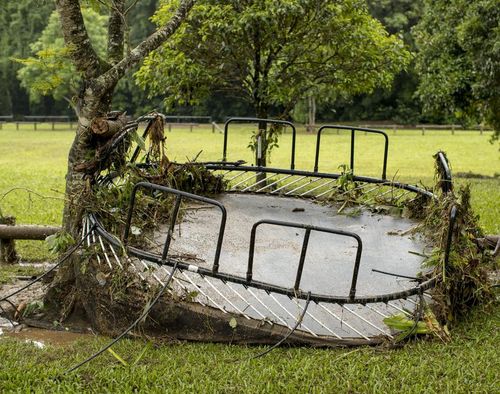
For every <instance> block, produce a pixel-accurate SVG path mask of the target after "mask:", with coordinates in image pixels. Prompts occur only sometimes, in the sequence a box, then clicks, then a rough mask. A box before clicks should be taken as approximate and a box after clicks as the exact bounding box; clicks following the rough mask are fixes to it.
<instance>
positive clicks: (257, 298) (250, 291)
mask: <svg viewBox="0 0 500 394" xmlns="http://www.w3.org/2000/svg"><path fill="white" fill-rule="evenodd" d="M247 290H248V292H249V293H250V294H251V295H253V296H254V298H255V299H256V300H257V301H258V302H259V304H261V305H262V306H263V307H264V309H265V310H267V311H269V312H270V313H271V314H272V315H273V316H274V317H275V318H276V319H277V320H279V321H280V322H281V323H282V324H283V325H284V326H287V327H288V328H290V329H291V327H290V326H289V325H288V323H287V322H286V321H285V320H283V319H282V318H281V317H280V316H278V315H277V314H276V313H274V312H273V311H272V310H271V308H269V307H268V306H267V305H266V304H264V303H263V302H262V301H261V300H260V299H259V297H257V295H256V294H255V293H254V292H253V291H252V289H251V288H250V287H247ZM264 319H267V318H266V317H265V318H264Z"/></svg>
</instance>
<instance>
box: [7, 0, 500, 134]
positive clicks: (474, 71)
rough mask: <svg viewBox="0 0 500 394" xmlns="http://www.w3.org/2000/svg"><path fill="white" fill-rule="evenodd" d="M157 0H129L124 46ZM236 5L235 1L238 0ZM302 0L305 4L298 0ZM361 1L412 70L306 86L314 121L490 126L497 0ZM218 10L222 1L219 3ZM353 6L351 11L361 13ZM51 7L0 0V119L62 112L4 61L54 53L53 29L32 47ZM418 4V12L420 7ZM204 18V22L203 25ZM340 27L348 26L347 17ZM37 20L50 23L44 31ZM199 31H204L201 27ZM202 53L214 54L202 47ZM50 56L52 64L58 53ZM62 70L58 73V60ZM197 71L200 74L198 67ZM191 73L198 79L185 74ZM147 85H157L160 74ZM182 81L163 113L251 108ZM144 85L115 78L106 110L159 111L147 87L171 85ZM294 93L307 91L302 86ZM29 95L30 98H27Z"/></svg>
mask: <svg viewBox="0 0 500 394" xmlns="http://www.w3.org/2000/svg"><path fill="white" fill-rule="evenodd" d="M157 3H158V0H142V1H139V2H137V4H135V7H134V11H133V12H130V13H129V14H127V43H128V45H126V48H130V47H132V46H134V45H136V44H137V43H139V42H140V41H141V40H142V39H143V38H144V37H145V36H147V34H149V33H151V32H152V31H153V30H154V29H155V25H154V24H153V23H152V22H151V20H150V17H151V15H153V14H154V12H155V10H156V9H157ZM167 3H168V2H167ZM214 3H215V2H214ZM217 3H219V5H220V4H223V3H221V2H217ZM226 3H228V2H226ZM229 3H230V2H229ZM238 3H240V4H244V3H243V2H238ZM280 3H281V5H280V6H281V7H286V2H285V3H283V2H276V4H280ZM302 3H303V4H307V3H308V2H302ZM351 3H352V4H354V3H355V2H354V1H351ZM360 3H361V2H360ZM424 3H425V7H424ZM82 4H87V5H91V6H93V8H94V9H95V11H97V12H100V13H102V14H105V13H107V9H106V5H105V4H107V2H106V1H104V2H101V1H97V0H91V1H84V2H83V3H82ZM256 4H257V3H256ZM366 4H367V9H368V11H369V13H370V14H371V15H372V16H373V17H375V18H376V19H378V20H379V21H380V22H381V23H382V25H383V26H384V28H385V29H386V30H387V31H388V32H389V33H390V34H395V35H398V36H399V37H400V38H401V39H402V40H403V41H404V43H405V45H406V48H407V50H409V51H412V52H413V53H414V54H415V55H418V59H419V60H418V68H417V69H415V67H414V62H413V61H412V62H411V63H410V64H409V65H408V66H407V68H406V70H404V71H401V72H400V73H398V74H396V76H395V78H394V82H393V83H392V84H385V86H384V87H378V88H375V89H372V88H373V86H366V88H367V89H368V90H372V92H371V93H368V94H356V95H355V97H354V98H353V99H351V98H349V99H346V98H342V97H341V98H338V97H337V99H336V100H335V101H334V102H331V100H329V99H330V98H331V97H328V95H326V97H327V98H328V100H327V99H322V98H323V97H324V96H325V92H324V91H322V92H316V93H315V94H317V96H318V98H317V100H316V101H317V103H318V107H317V116H318V119H320V120H321V119H322V120H361V119H367V120H389V119H391V120H393V121H394V122H397V123H407V124H412V123H417V122H422V121H423V122H426V121H432V122H449V123H450V122H456V121H459V122H462V123H464V124H465V123H469V124H470V123H477V122H481V121H484V120H485V121H486V122H487V123H489V124H490V125H498V123H499V121H498V113H499V112H498V110H496V111H495V108H499V107H500V104H499V101H498V89H499V87H498V86H500V83H499V76H498V74H499V71H498V70H499V69H500V67H499V65H498V63H499V60H498V59H499V55H498V53H499V49H498V44H497V42H498V41H499V39H498V34H499V33H498V20H499V19H500V17H499V12H498V9H499V8H498V2H497V1H495V0H489V1H485V0H474V1H463V0H460V1H458V0H455V1H452V2H445V1H438V2H430V1H427V2H425V1H424V0H418V1H410V0H366ZM220 7H222V6H221V5H220ZM363 8H364V7H361V9H363ZM53 9H54V4H53V2H52V1H44V0H19V1H15V2H14V1H3V2H0V49H1V50H0V86H1V87H2V92H3V94H2V95H1V96H0V115H10V114H12V113H13V114H17V115H19V114H26V115H27V114H40V115H41V114H46V115H50V114H52V115H54V114H71V113H72V111H71V109H70V106H69V105H68V103H67V101H65V100H54V98H53V97H52V93H51V94H50V95H49V96H40V95H39V94H38V93H35V94H33V93H34V89H33V86H30V87H29V88H23V86H21V82H20V80H19V79H18V78H17V75H18V70H19V68H20V67H21V64H19V63H17V62H14V61H12V58H18V59H19V58H25V59H26V58H30V57H33V56H35V55H36V53H35V52H38V51H39V50H40V49H43V50H45V51H48V52H45V55H48V54H50V53H51V52H52V54H56V53H58V54H60V51H61V47H60V46H58V44H57V43H58V41H59V38H57V35H54V41H53V42H51V43H48V42H47V41H46V40H45V43H47V44H50V45H48V46H47V47H44V48H41V47H40V45H41V43H42V42H43V41H44V39H43V38H42V37H41V33H42V31H43V30H46V31H47V29H51V28H52V29H53V28H54V27H55V25H54V23H55V22H54V21H53V18H50V14H51V13H52V11H53ZM424 10H425V12H423V11H424ZM211 12H212V11H211ZM288 12H289V10H288V11H287V13H288ZM290 12H291V11H290ZM359 12H361V11H359ZM215 14H216V13H215ZM215 14H213V15H212V16H214V17H215V16H217V17H218V18H219V19H215V20H213V21H212V22H210V23H211V24H213V25H214V26H216V25H217V24H218V23H219V24H223V21H225V20H226V21H227V20H228V19H229V18H231V15H230V14H228V15H223V16H222V19H221V16H220V15H219V16H218V15H215ZM291 16H292V17H293V12H291ZM421 18H422V20H421ZM285 19H286V18H285ZM304 19H306V18H304ZM420 20H421V23H420V24H419V27H418V28H417V29H414V32H415V34H412V27H414V26H415V24H418V23H419V21H420ZM210 23H208V22H207V24H208V25H210ZM286 23H287V21H286V20H284V21H283V24H286ZM349 23H355V22H351V21H350V22H349ZM370 23H372V22H370ZM47 24H52V25H53V26H52V27H50V26H47ZM310 25H311V26H312V27H314V28H313V29H311V30H312V31H314V30H315V29H316V27H315V25H314V24H313V23H311V24H310ZM240 26H241V24H240ZM92 28H93V26H92ZM234 28H236V26H234ZM96 29H99V28H96ZM228 29H229V28H228V27H227V26H226V27H225V28H224V29H221V30H222V31H221V34H224V33H225V32H226V33H227V30H228ZM312 31H311V34H310V36H311V37H312ZM57 33H58V32H57ZM205 33H206V34H208V33H209V32H205ZM205 33H204V34H205ZM353 34H354V33H353ZM308 36H309V34H308V35H305V37H306V38H307V37H308ZM207 37H208V35H207ZM415 37H416V38H417V41H418V44H419V45H418V49H417V47H416V46H415V42H414V41H415ZM236 38H237V37H235V39H236ZM277 39H279V37H278V38H277ZM316 42H317V39H316V37H312V38H310V39H309V43H316ZM219 44H220V42H219ZM186 45H187V44H186ZM214 45H216V43H215V44H214ZM32 49H34V51H33V50H32ZM212 49H214V50H213V51H211V50H212ZM240 49H241V51H240ZM243 49H245V50H243ZM307 49H309V48H307ZM247 50H248V48H247V46H246V45H245V44H241V48H239V50H238V52H246V51H247ZM58 51H59V52H58ZM206 52H207V53H206V54H208V55H210V58H214V57H217V56H219V55H221V54H224V52H223V51H222V50H220V48H215V47H214V46H211V47H210V48H209V49H206ZM219 58H220V56H219ZM181 60H182V62H184V63H185V62H186V59H173V60H169V62H173V61H181ZM58 61H59V62H62V59H59V60H58ZM52 65H53V66H54V65H55V64H52ZM180 66H182V64H180ZM227 67H229V66H228V64H227V62H225V63H224V68H223V69H221V70H223V71H226V70H227ZM62 68H63V69H67V66H63V67H62ZM184 71H185V68H184ZM203 71H204V73H205V70H203ZM193 72H194V70H193ZM23 73H24V74H26V73H28V74H29V73H31V72H28V71H26V72H21V73H20V75H23ZM204 73H203V74H204ZM31 74H32V73H31ZM39 74H40V73H39ZM220 74H222V72H221V73H220ZM420 76H421V77H420ZM73 77H74V76H73ZM176 77H178V78H179V79H180V80H181V81H180V82H179V81H177V82H176V83H177V84H181V82H182V81H184V82H185V81H186V80H188V79H190V78H192V77H193V75H192V74H189V73H186V74H180V73H176V74H175V75H173V76H171V77H170V78H176ZM195 77H196V78H198V77H200V76H199V75H195ZM229 77H230V76H228V78H229ZM420 78H421V79H422V81H421V83H420V88H419V91H418V95H416V94H415V91H416V89H417V86H418V84H419V81H420ZM24 79H25V80H26V81H31V80H33V78H30V77H25V78H24ZM51 79H52V81H50V79H49V80H45V81H43V84H44V85H45V87H49V86H50V85H51V83H53V82H54V77H51ZM351 79H352V81H351V82H354V85H356V84H360V85H361V84H362V80H359V79H358V75H357V74H356V73H353V74H352V75H351ZM211 82H213V81H211ZM386 82H387V81H386ZM25 84H26V83H25ZM157 84H158V85H161V84H162V82H161V79H160V80H159V81H158V82H157ZM153 85H154V84H153ZM188 85H189V84H182V86H181V88H182V89H181V91H180V92H176V95H170V96H169V97H168V98H167V101H169V102H170V103H172V102H173V101H175V103H174V106H175V109H173V110H172V112H175V113H179V114H190V115H212V116H214V117H215V118H217V119H223V118H224V117H226V116H228V115H242V116H247V115H251V114H253V113H254V112H255V110H254V108H253V107H252V106H251V105H249V104H248V103H247V102H245V101H244V100H242V99H241V98H239V97H235V95H234V94H233V93H229V92H228V91H227V90H226V89H224V90H223V91H222V92H216V91H214V90H213V89H211V90H209V91H206V89H205V90H203V89H201V86H196V89H193V87H192V86H191V87H188ZM39 87H40V85H39ZM152 87H153V89H149V88H148V89H147V90H145V91H144V90H142V89H139V88H138V87H137V86H136V84H135V83H134V81H133V79H132V78H125V79H123V80H122V81H120V83H119V85H118V87H117V89H116V92H115V98H114V107H115V108H117V109H118V108H119V109H126V110H127V111H128V113H133V114H141V113H144V112H146V111H149V110H150V109H152V108H159V109H162V108H163V106H162V103H161V102H162V99H163V97H158V96H155V95H154V91H155V90H156V91H162V90H167V91H170V90H171V87H170V86H163V87H162V88H161V89H159V86H156V87H155V86H152ZM335 87H336V85H335ZM304 89H307V86H305V87H304ZM349 89H350V90H352V92H353V93H356V91H359V89H356V87H355V86H353V87H352V89H351V86H349ZM42 90H43V89H42ZM329 91H330V92H332V91H335V92H336V90H335V89H333V90H332V89H329ZM30 93H31V94H30ZM61 93H62V92H61V91H59V92H56V93H54V94H55V96H56V97H57V98H60V97H61V96H62V94H61ZM66 93H68V91H66ZM195 93H196V94H195ZM30 95H31V98H32V99H35V100H30ZM64 96H66V97H67V98H70V97H69V96H71V95H68V94H64ZM175 97H182V98H183V99H186V98H187V99H188V101H190V102H193V101H196V102H197V105H196V106H192V105H186V104H182V102H179V101H176V100H175ZM287 99H288V98H287ZM300 99H302V100H303V101H302V103H300V102H299V104H300V105H299V106H297V107H296V108H295V111H294V112H295V115H296V117H297V118H303V117H304V116H303V115H302V117H301V114H302V113H304V111H305V112H307V109H306V105H305V104H304V103H305V101H304V100H306V99H307V96H306V95H302V97H300ZM281 101H282V100H274V101H273V102H276V103H278V102H281ZM299 101H300V100H299ZM422 104H425V106H424V107H425V113H422ZM283 109H284V108H283V107H281V106H278V107H276V106H274V105H273V106H272V111H271V113H272V114H273V115H274V114H277V113H279V112H282V111H283ZM497 128H498V126H497Z"/></svg>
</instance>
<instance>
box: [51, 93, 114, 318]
mask: <svg viewBox="0 0 500 394" xmlns="http://www.w3.org/2000/svg"><path fill="white" fill-rule="evenodd" d="M113 90H114V86H113V88H112V89H111V91H110V90H108V91H105V92H103V93H101V94H99V95H96V91H99V90H98V89H92V88H89V87H88V88H87V89H85V90H84V91H83V93H82V95H81V96H80V97H79V104H80V105H79V110H78V127H77V129H76V134H75V139H74V140H73V144H72V145H71V148H70V151H69V155H68V169H67V174H66V190H65V198H66V203H65V205H64V212H63V223H62V224H63V230H64V231H66V232H67V233H69V234H70V235H71V236H72V237H73V238H74V239H75V240H78V239H79V237H81V230H82V220H83V215H84V213H85V207H86V206H87V205H88V201H89V200H90V199H89V197H90V196H91V193H92V190H91V184H92V183H93V179H92V178H91V175H88V174H86V173H85V172H82V171H81V170H79V167H81V166H82V165H83V164H84V163H86V162H88V161H89V160H91V159H92V158H94V157H95V154H96V149H97V148H98V145H99V142H100V141H99V138H98V137H96V136H95V135H94V134H93V133H92V130H91V127H90V126H91V123H92V120H93V119H95V118H98V117H101V116H103V115H104V114H106V113H107V112H108V111H109V108H110V105H111V96H112V93H113ZM80 265H81V256H79V255H77V254H75V255H73V256H72V257H71V258H70V259H69V260H68V262H67V263H65V264H64V265H62V266H61V268H60V269H59V270H58V272H57V275H56V276H55V278H54V280H53V281H52V283H51V286H50V288H49V290H48V291H47V294H46V296H45V304H46V305H48V306H49V307H50V308H51V309H52V310H53V311H59V312H60V316H58V317H59V319H60V320H63V319H65V318H66V317H67V315H68V314H69V313H70V312H71V311H72V309H73V307H74V304H75V302H78V301H82V300H79V297H78V291H77V287H78V286H77V277H78V275H80V271H81V269H80ZM87 312H88V311H87Z"/></svg>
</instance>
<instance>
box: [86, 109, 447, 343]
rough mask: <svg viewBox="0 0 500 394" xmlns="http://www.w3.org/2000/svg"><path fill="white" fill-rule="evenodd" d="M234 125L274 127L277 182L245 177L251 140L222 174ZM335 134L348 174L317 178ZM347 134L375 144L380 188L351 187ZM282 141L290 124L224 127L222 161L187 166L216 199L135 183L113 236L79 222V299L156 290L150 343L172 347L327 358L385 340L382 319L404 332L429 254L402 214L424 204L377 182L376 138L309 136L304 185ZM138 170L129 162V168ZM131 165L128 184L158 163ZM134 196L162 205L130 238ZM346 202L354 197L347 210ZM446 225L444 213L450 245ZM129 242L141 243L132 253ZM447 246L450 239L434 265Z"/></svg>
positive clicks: (418, 193) (417, 192)
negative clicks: (129, 289) (280, 158)
mask: <svg viewBox="0 0 500 394" xmlns="http://www.w3.org/2000/svg"><path fill="white" fill-rule="evenodd" d="M158 119H159V117H158V116H151V117H143V118H140V119H139V120H138V121H136V122H132V123H130V124H128V126H127V127H125V128H124V130H123V131H122V132H121V133H120V135H119V136H118V137H117V139H116V141H115V145H116V146H117V145H118V144H119V142H120V141H121V140H120V139H124V138H125V137H126V136H127V135H128V134H130V132H135V131H136V130H137V128H138V127H139V124H140V123H142V122H145V123H146V127H145V131H144V137H145V136H147V135H148V133H150V132H151V128H152V127H153V125H154V123H155V122H158ZM235 123H259V125H262V124H266V125H267V124H272V125H279V126H280V127H283V126H286V127H288V128H289V130H290V131H291V139H292V144H291V152H290V166H289V168H272V167H267V166H263V165H262V163H259V157H260V154H261V153H260V152H259V149H260V144H261V143H262V142H261V141H259V138H260V136H259V137H258V138H257V141H256V143H257V144H256V146H257V147H258V149H257V152H256V162H257V163H256V165H246V163H244V162H242V161H235V162H229V161H227V160H226V157H227V141H228V136H229V133H230V126H231V125H232V124H235ZM342 129H345V130H346V131H347V132H348V133H349V134H350V142H351V143H350V147H351V150H350V163H349V168H350V171H349V173H345V172H343V173H340V174H335V173H329V172H321V171H319V160H320V157H319V152H320V145H321V135H322V134H323V133H325V132H327V131H330V130H342ZM357 133H372V134H377V135H380V137H381V138H383V141H384V156H383V159H382V160H381V177H380V178H372V177H364V176H358V175H355V174H354V168H355V162H354V157H355V155H354V152H355V148H354V147H355V141H356V135H357ZM295 140H296V131H295V127H294V125H293V124H291V123H290V122H285V121H276V120H269V119H253V118H231V119H229V120H228V121H227V122H226V124H225V129H224V146H223V149H222V150H223V152H222V160H221V161H218V162H205V163H196V164H195V165H196V166H197V167H202V169H203V171H205V172H207V173H210V174H211V177H212V178H211V180H212V181H213V180H215V182H216V183H217V184H218V186H217V188H216V189H217V192H216V193H210V196H206V195H200V194H194V193H190V192H188V191H185V190H178V189H175V188H173V187H167V186H164V185H162V184H157V183H153V182H150V181H149V180H150V179H146V181H140V182H137V183H135V185H134V186H133V189H132V190H131V195H130V203H129V207H128V211H127V213H126V215H124V217H126V220H125V221H124V223H123V226H122V227H121V229H122V230H123V231H122V230H119V231H118V230H116V229H115V231H113V229H110V228H109V225H108V224H109V220H107V221H106V220H103V218H102V216H101V215H100V213H99V212H90V213H88V214H87V215H86V217H85V218H84V225H83V230H82V238H83V241H84V242H85V245H86V247H87V248H88V249H90V250H92V251H93V253H95V258H96V260H97V263H98V264H99V265H100V267H101V268H100V269H98V273H97V275H96V276H95V277H96V279H95V280H92V281H89V284H88V289H89V291H92V289H91V287H92V286H97V287H99V285H100V284H101V285H102V283H101V282H105V281H106V279H103V278H108V279H109V277H110V276H111V277H112V276H113V275H115V274H117V273H123V272H127V273H128V274H130V275H131V276H133V277H135V278H137V280H138V282H140V283H141V286H143V288H144V289H155V288H158V286H160V287H161V286H164V290H165V295H164V297H165V298H168V299H169V300H170V301H169V305H170V306H169V307H166V308H165V307H163V309H161V310H160V313H159V314H163V315H164V319H162V320H161V321H156V324H155V325H156V331H157V332H158V331H159V332H161V333H162V334H164V335H166V336H169V337H173V338H177V339H187V340H202V341H215V342H231V343H274V342H276V341H278V340H280V339H283V338H284V337H286V340H287V343H290V344H309V345H313V346H337V345H356V344H376V343H380V342H381V341H384V340H386V339H392V338H394V336H395V334H394V332H393V331H392V330H391V329H390V328H389V327H388V326H387V325H386V324H385V323H384V320H385V319H387V318H390V317H391V316H394V315H400V316H403V317H404V318H406V319H408V320H413V319H415V320H418V319H419V314H421V313H422V308H423V306H422V304H423V303H425V302H429V301H432V297H431V295H430V294H429V291H431V289H432V288H433V286H434V285H435V283H436V277H435V276H434V274H433V271H431V270H428V271H426V270H425V269H424V268H423V263H424V260H425V250H426V248H427V247H429V240H428V239H426V238H425V237H424V236H422V235H418V234H415V232H414V231H413V230H414V228H415V226H416V225H418V223H419V222H418V220H416V219H414V218H412V217H411V216H412V215H411V214H408V213H407V212H405V211H406V210H407V208H408V207H411V206H412V205H415V204H417V205H418V204H422V203H423V202H425V201H429V200H430V199H433V198H435V196H434V195H433V194H432V193H431V192H430V191H428V190H425V189H423V188H420V187H417V186H412V185H408V184H403V183H398V182H394V181H390V180H388V179H387V177H386V168H387V154H388V137H387V135H386V134H385V133H384V132H382V131H379V130H372V129H362V128H356V127H344V126H334V125H331V126H323V127H321V128H320V129H319V130H318V133H317V141H316V157H315V164H314V168H313V170H312V171H308V170H298V169H295V155H296V152H295V151H296V149H295ZM138 156H139V148H137V149H136V151H135V152H134V153H133V154H132V156H131V162H134V161H136V159H137V158H138ZM135 165H136V167H137V168H139V169H141V171H142V170H144V169H148V168H156V167H157V166H158V163H155V162H151V161H149V160H148V157H147V155H146V157H145V160H144V162H141V163H137V164H135ZM193 165H194V164H193ZM438 165H439V166H441V169H442V171H441V173H442V174H443V179H441V186H442V188H443V190H444V191H447V190H450V189H451V174H450V171H449V167H448V163H447V161H446V158H445V156H444V155H442V154H438ZM154 179H156V180H158V175H156V178H154ZM158 183H161V182H158ZM120 184H123V179H121V178H120V176H119V175H118V174H117V173H113V172H110V173H109V174H106V175H101V176H100V177H99V178H98V181H97V184H96V185H95V187H97V188H102V189H106V188H110V187H116V186H117V185H120ZM185 189H186V188H185ZM187 189H189V188H187ZM201 194H204V193H201ZM138 196H142V198H147V199H148V200H155V199H159V198H164V197H165V196H167V197H168V200H166V201H168V204H167V205H168V207H167V209H168V212H169V213H168V215H167V216H168V217H167V218H166V219H165V220H162V219H161V218H160V219H159V220H157V221H156V222H155V224H154V225H153V226H147V228H144V227H141V226H140V224H138V223H139V222H138V221H137V217H138V216H140V215H141V213H140V212H137V207H136V205H137V198H138ZM349 196H351V197H352V196H355V199H354V200H355V202H354V203H353V202H352V198H351V199H349V198H347V197H349ZM347 202H349V204H348V203H347ZM375 202H376V203H375ZM455 211H456V210H454V209H451V210H450V213H449V215H450V221H449V226H450V228H449V230H448V232H449V233H450V234H451V231H452V227H453V221H454V215H455V213H456V212H455ZM117 231H118V233H117ZM138 235H141V236H143V238H142V240H141V242H135V241H134V238H135V237H136V236H138ZM451 242H452V238H451V235H450V237H449V238H448V242H447V244H446V245H445V246H444V249H445V250H444V255H445V258H448V254H449V250H450V247H451ZM99 275H100V276H101V277H99ZM145 291H147V290H145ZM151 308H153V306H152V305H151ZM157 315H158V313H157ZM108 331H109V330H108Z"/></svg>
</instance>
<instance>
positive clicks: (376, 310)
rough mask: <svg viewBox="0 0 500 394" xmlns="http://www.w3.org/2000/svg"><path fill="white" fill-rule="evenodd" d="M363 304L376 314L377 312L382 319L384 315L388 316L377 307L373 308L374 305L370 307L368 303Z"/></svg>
mask: <svg viewBox="0 0 500 394" xmlns="http://www.w3.org/2000/svg"><path fill="white" fill-rule="evenodd" d="M365 306H366V307H367V308H368V309H370V310H372V311H373V312H375V313H376V314H378V315H380V316H382V317H383V318H384V319H385V318H386V317H389V315H386V314H385V313H382V312H380V311H379V310H378V309H375V308H374V307H372V306H370V305H368V304H366V305H365Z"/></svg>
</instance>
